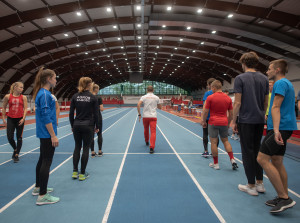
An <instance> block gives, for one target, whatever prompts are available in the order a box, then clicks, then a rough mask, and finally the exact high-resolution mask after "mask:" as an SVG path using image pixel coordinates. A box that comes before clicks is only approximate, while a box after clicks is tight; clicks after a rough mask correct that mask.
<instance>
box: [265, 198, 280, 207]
mask: <svg viewBox="0 0 300 223" xmlns="http://www.w3.org/2000/svg"><path fill="white" fill-rule="evenodd" d="M279 200H280V198H279V197H275V198H274V199H273V200H268V201H266V202H265V204H266V205H268V206H270V207H275V206H276V204H277V203H278V201H279Z"/></svg>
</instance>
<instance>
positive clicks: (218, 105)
mask: <svg viewBox="0 0 300 223" xmlns="http://www.w3.org/2000/svg"><path fill="white" fill-rule="evenodd" d="M205 108H206V109H209V110H210V118H209V121H208V124H210V125H217V126H227V125H228V119H227V111H228V110H232V101H231V98H230V97H229V96H228V95H226V94H224V93H223V92H216V93H214V94H212V95H210V96H208V98H207V99H206V101H205Z"/></svg>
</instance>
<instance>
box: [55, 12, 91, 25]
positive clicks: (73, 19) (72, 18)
mask: <svg viewBox="0 0 300 223" xmlns="http://www.w3.org/2000/svg"><path fill="white" fill-rule="evenodd" d="M77 13H80V14H81V16H78V15H77ZM60 17H61V18H62V19H63V20H64V21H65V22H66V23H68V24H71V23H77V22H84V21H88V20H89V18H88V17H87V15H86V14H85V12H84V11H83V10H78V11H76V12H70V13H66V14H61V15H60Z"/></svg>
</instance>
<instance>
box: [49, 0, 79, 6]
mask: <svg viewBox="0 0 300 223" xmlns="http://www.w3.org/2000/svg"><path fill="white" fill-rule="evenodd" d="M47 2H48V3H49V4H50V5H60V4H65V3H70V2H75V1H74V0H50V1H49V0H48V1H47Z"/></svg>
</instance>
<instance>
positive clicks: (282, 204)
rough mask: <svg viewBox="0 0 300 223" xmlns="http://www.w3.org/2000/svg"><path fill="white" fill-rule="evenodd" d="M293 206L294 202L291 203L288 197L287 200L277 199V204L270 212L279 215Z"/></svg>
mask: <svg viewBox="0 0 300 223" xmlns="http://www.w3.org/2000/svg"><path fill="white" fill-rule="evenodd" d="M295 204H296V201H293V200H292V199H291V198H290V197H289V198H288V199H283V198H279V199H278V202H277V204H276V205H275V206H274V207H273V208H272V209H271V210H270V212H271V213H279V212H282V211H284V210H286V209H288V208H291V207H293V206H294V205H295Z"/></svg>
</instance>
